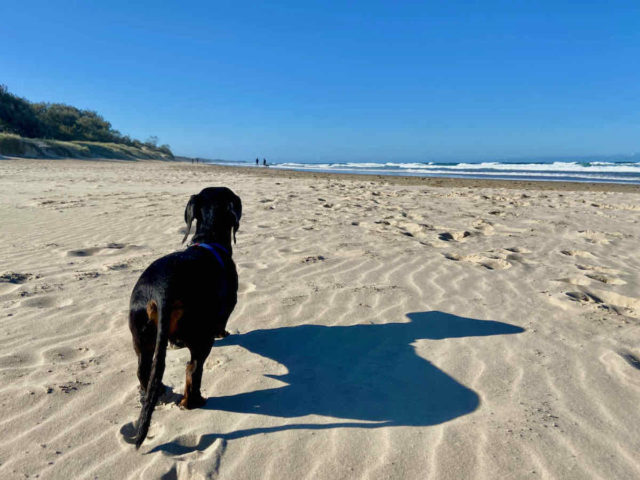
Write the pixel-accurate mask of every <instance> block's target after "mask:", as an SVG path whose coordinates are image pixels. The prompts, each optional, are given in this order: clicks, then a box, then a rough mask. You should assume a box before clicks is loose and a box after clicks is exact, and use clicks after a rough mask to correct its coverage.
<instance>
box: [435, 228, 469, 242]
mask: <svg viewBox="0 0 640 480" xmlns="http://www.w3.org/2000/svg"><path fill="white" fill-rule="evenodd" d="M470 236H471V232H469V231H467V230H465V231H462V232H443V233H441V234H439V235H438V240H441V241H443V242H450V241H452V240H454V241H456V242H460V241H462V239H463V238H467V237H470Z"/></svg>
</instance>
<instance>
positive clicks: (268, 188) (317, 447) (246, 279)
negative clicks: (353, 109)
mask: <svg viewBox="0 0 640 480" xmlns="http://www.w3.org/2000/svg"><path fill="white" fill-rule="evenodd" d="M222 185H224V186H228V187H230V188H231V189H232V190H234V191H235V192H236V193H237V194H238V195H239V196H240V197H241V198H242V201H243V210H244V211H243V218H242V222H241V226H240V231H239V232H238V235H237V245H236V246H235V248H234V260H235V262H236V265H237V267H238V274H239V277H240V287H239V292H238V305H237V307H236V309H235V311H234V313H233V314H232V316H231V319H230V320H229V324H228V329H229V331H230V332H231V333H232V335H231V336H229V337H227V338H226V339H224V340H221V341H219V342H216V345H215V346H214V348H213V350H212V352H211V355H210V356H209V358H208V360H207V363H206V365H205V372H204V376H203V394H204V395H205V396H206V397H208V401H207V403H206V405H205V407H204V408H202V409H198V410H192V411H186V410H181V409H180V408H179V407H178V406H177V404H176V403H177V401H179V400H180V398H181V392H182V390H183V386H184V367H185V363H186V361H187V359H188V352H187V351H186V350H184V349H175V350H169V351H168V355H167V368H166V371H165V375H164V383H165V384H166V385H167V386H168V387H169V391H168V392H167V393H166V394H165V395H164V396H163V398H162V399H161V402H160V404H159V405H158V407H157V408H156V411H155V413H154V416H153V421H152V426H151V430H150V433H149V437H148V439H147V440H146V441H145V443H144V444H143V446H142V448H141V449H140V450H139V451H136V450H135V448H134V447H133V446H132V445H131V444H130V443H128V442H127V441H126V439H127V437H128V436H130V435H131V433H132V431H133V422H134V421H135V420H136V419H137V417H138V414H139V411H140V404H139V399H138V390H137V383H138V382H137V378H136V356H135V353H134V351H133V347H132V343H131V334H130V332H129V329H128V325H127V321H128V316H127V315H128V304H129V296H130V294H131V290H132V287H133V285H134V283H135V281H136V280H137V278H138V276H139V275H140V273H141V272H142V271H143V270H144V269H145V268H146V266H147V265H149V264H150V263H151V262H152V261H153V260H154V259H156V258H158V257H160V256H162V255H164V254H166V253H169V252H172V251H175V250H178V249H181V248H184V246H183V245H181V243H180V242H181V240H182V236H183V234H184V231H185V230H184V227H185V225H184V207H185V204H186V202H187V200H188V199H189V196H190V195H192V194H194V193H197V192H198V191H200V190H201V189H202V188H204V187H207V186H222ZM0 224H1V225H2V228H1V229H0V251H1V252H2V261H1V263H0V305H1V306H2V310H1V312H0V375H1V377H0V378H1V382H0V407H1V408H0V412H1V413H0V424H1V429H2V432H3V435H2V438H0V477H1V478H3V479H22V478H41V479H42V478H51V479H94V478H98V479H123V478H127V479H138V478H149V479H156V478H165V479H176V478H177V479H208V478H220V479H309V480H311V479H313V480H316V479H331V480H335V479H384V478H390V479H465V478H469V479H487V480H489V479H497V478H501V479H506V478H510V479H521V478H526V479H529V478H530V479H587V478H589V479H590V478H595V479H637V478H640V455H639V454H638V452H640V436H639V435H638V430H639V429H640V408H639V407H638V406H639V405H640V238H639V237H640V187H637V186H635V187H634V186H624V185H604V184H599V185H589V184H563V183H550V182H549V183H536V182H504V181H480V180H478V181H475V180H466V181H462V180H450V179H416V178H413V179H403V178H392V177H373V176H372V177H361V176H347V175H329V174H317V173H299V172H289V171H275V170H270V169H266V168H244V169H243V168H225V167H217V166H209V165H202V164H200V165H192V164H187V163H170V162H156V161H141V162H115V161H80V160H25V159H4V160H0Z"/></svg>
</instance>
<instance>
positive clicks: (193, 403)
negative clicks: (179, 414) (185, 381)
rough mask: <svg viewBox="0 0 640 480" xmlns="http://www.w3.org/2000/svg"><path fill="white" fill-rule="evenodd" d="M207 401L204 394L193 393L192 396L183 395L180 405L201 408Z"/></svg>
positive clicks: (188, 407) (187, 407) (189, 408)
mask: <svg viewBox="0 0 640 480" xmlns="http://www.w3.org/2000/svg"><path fill="white" fill-rule="evenodd" d="M205 403H207V399H206V398H204V397H203V396H202V395H198V396H195V395H192V396H190V397H183V398H182V400H180V403H179V404H178V405H180V408H186V409H187V410H192V409H194V408H200V407H202V406H203V405H204V404H205Z"/></svg>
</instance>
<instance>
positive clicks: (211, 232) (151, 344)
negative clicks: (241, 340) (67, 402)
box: [129, 187, 242, 448]
mask: <svg viewBox="0 0 640 480" xmlns="http://www.w3.org/2000/svg"><path fill="white" fill-rule="evenodd" d="M241 215H242V202H241V201H240V198H239V197H238V196H237V195H236V194H234V193H233V192H232V191H231V190H230V189H228V188H226V187H210V188H205V189H204V190H202V191H201V192H200V193H199V194H197V195H192V196H191V198H190V199H189V202H188V203H187V207H186V209H185V212H184V219H185V222H186V223H187V232H186V234H185V236H184V239H183V240H182V242H183V243H184V241H185V240H186V239H187V237H188V236H189V233H190V231H191V224H192V223H193V220H194V219H195V220H196V222H197V223H196V233H195V234H194V236H193V238H192V239H191V245H190V246H189V247H188V248H187V249H186V250H182V251H179V252H174V253H171V254H169V255H167V256H165V257H162V258H159V259H158V260H156V261H155V262H153V263H152V264H151V265H150V266H149V267H148V268H147V269H146V270H145V271H144V272H143V273H142V275H141V276H140V278H139V279H138V282H137V283H136V285H135V287H134V288H133V292H132V293H131V303H130V309H129V328H130V329H131V333H132V335H133V347H134V349H135V351H136V354H137V355H138V380H140V388H141V392H142V395H143V399H142V411H141V412H140V418H139V419H138V425H137V434H136V439H135V444H136V448H140V445H141V444H142V442H143V441H144V439H145V437H146V436H147V432H148V430H149V425H150V423H151V415H152V413H153V409H154V407H155V405H156V402H157V401H158V397H159V396H160V394H161V393H162V391H163V389H164V387H163V385H162V374H163V373H164V368H165V355H166V351H167V343H168V342H171V343H173V344H175V345H177V346H179V347H187V348H188V349H189V351H190V353H191V360H190V361H189V363H188V364H187V372H186V385H185V390H184V397H183V398H182V400H181V402H180V406H182V407H185V408H189V409H191V408H197V407H200V406H202V405H203V404H204V403H205V399H204V398H203V397H202V396H201V395H200V382H201V380H202V367H203V365H204V362H205V360H206V359H207V356H208V355H209V352H210V351H211V347H212V346H213V342H214V339H215V338H220V337H224V336H226V335H228V333H227V331H226V330H225V328H226V325H227V320H228V319H229V315H231V312H232V311H233V309H234V307H235V305H236V301H237V292H238V274H237V272H236V266H235V264H234V263H233V260H232V258H231V238H232V237H233V241H234V243H235V238H236V232H237V231H238V228H239V226H240V217H241Z"/></svg>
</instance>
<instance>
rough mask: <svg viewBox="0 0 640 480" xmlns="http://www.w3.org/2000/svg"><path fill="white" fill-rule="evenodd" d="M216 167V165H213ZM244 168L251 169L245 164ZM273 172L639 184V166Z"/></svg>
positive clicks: (363, 165) (350, 165)
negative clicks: (320, 172)
mask: <svg viewBox="0 0 640 480" xmlns="http://www.w3.org/2000/svg"><path fill="white" fill-rule="evenodd" d="M214 163H217V162H214ZM243 165H250V164H247V163H244V164H243ZM270 166H271V167H272V168H280V169H292V170H312V171H322V172H338V173H365V174H367V173H368V174H374V175H410V176H425V177H428V176H452V177H476V178H477V177H480V178H501V179H505V178H506V179H509V178H514V179H534V180H535V179H540V180H541V179H546V180H571V181H587V182H588V181H591V182H621V183H635V184H640V162H632V161H626V162H606V161H594V162H576V161H566V162H561V161H556V162H549V163H542V162H530V163H526V162H520V163H510V162H480V163H468V162H464V163H438V162H424V163H420V162H344V163H328V162H327V163H302V162H285V163H279V164H271V165H270Z"/></svg>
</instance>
